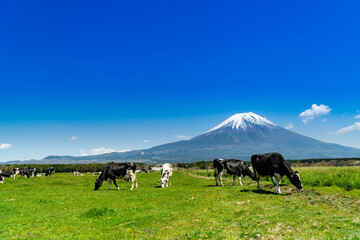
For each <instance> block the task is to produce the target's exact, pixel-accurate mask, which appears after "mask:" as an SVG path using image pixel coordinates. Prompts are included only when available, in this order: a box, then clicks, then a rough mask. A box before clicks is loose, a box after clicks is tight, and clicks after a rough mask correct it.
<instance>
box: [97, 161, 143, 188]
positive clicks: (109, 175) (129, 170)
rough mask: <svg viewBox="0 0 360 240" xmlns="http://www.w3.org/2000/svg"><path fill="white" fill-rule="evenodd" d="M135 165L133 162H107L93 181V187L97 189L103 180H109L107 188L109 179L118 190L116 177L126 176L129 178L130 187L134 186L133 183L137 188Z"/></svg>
mask: <svg viewBox="0 0 360 240" xmlns="http://www.w3.org/2000/svg"><path fill="white" fill-rule="evenodd" d="M135 171H136V165H135V164H134V163H112V164H108V165H106V166H105V167H104V169H103V170H102V172H101V174H100V176H99V178H98V179H96V181H95V189H94V190H98V189H99V188H100V187H101V185H102V183H103V182H104V181H108V182H109V190H110V188H111V181H113V183H114V184H115V186H116V187H117V189H118V190H120V188H119V186H118V185H117V184H116V178H124V179H125V178H127V177H130V179H131V189H130V190H133V188H134V183H135V184H136V188H138V184H137V179H136V173H135Z"/></svg>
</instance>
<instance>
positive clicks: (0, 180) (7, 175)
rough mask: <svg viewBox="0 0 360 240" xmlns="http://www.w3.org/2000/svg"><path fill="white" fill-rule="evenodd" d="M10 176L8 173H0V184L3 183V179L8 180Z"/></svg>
mask: <svg viewBox="0 0 360 240" xmlns="http://www.w3.org/2000/svg"><path fill="white" fill-rule="evenodd" d="M11 176H12V173H10V172H1V173H0V183H3V182H4V180H5V178H6V177H7V178H10V177H11Z"/></svg>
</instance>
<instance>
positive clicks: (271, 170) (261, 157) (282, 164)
mask: <svg viewBox="0 0 360 240" xmlns="http://www.w3.org/2000/svg"><path fill="white" fill-rule="evenodd" d="M251 164H252V167H253V169H254V172H255V176H256V181H257V182H258V189H259V190H261V187H260V183H259V181H260V180H261V177H271V179H272V181H273V183H274V193H276V194H277V193H281V191H280V182H281V180H282V178H283V176H287V177H288V178H289V180H290V182H291V183H292V184H293V185H294V186H295V187H296V188H298V189H299V190H301V189H302V188H303V186H302V184H301V181H300V175H299V173H298V172H297V171H295V172H294V171H293V170H292V169H291V168H290V166H289V165H288V164H287V163H286V161H285V159H284V157H283V156H282V155H281V154H280V153H266V154H255V155H252V156H251ZM276 180H277V181H278V182H276Z"/></svg>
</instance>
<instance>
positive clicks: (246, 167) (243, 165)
mask: <svg viewBox="0 0 360 240" xmlns="http://www.w3.org/2000/svg"><path fill="white" fill-rule="evenodd" d="M242 169H243V174H244V175H246V176H249V177H250V178H251V179H252V180H254V181H256V177H255V174H254V173H253V172H251V170H250V168H249V167H248V166H247V165H246V163H245V162H242Z"/></svg>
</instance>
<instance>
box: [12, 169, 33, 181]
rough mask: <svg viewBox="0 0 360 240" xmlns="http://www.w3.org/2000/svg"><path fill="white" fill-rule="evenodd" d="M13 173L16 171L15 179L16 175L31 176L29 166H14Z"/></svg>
mask: <svg viewBox="0 0 360 240" xmlns="http://www.w3.org/2000/svg"><path fill="white" fill-rule="evenodd" d="M13 173H14V179H16V176H17V175H19V174H20V175H21V176H22V177H24V176H25V177H27V178H29V177H30V172H29V170H28V169H27V168H14V170H13Z"/></svg>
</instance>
